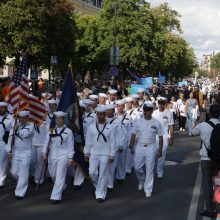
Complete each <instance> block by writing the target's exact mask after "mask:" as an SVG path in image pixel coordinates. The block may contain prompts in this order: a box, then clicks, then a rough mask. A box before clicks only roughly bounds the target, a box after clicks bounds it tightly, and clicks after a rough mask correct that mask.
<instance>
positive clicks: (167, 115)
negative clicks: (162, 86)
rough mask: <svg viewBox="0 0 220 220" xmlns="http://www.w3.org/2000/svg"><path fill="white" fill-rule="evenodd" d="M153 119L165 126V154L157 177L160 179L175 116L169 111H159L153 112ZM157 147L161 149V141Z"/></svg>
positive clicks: (158, 167) (160, 159) (160, 160)
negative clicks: (170, 129)
mask: <svg viewBox="0 0 220 220" xmlns="http://www.w3.org/2000/svg"><path fill="white" fill-rule="evenodd" d="M152 117H153V118H155V119H157V120H158V121H159V122H160V123H161V124H162V126H163V133H164V134H163V154H162V156H161V157H160V158H159V159H158V161H157V175H158V177H162V176H163V168H164V163H165V158H166V153H167V148H168V145H169V142H168V139H169V126H173V125H174V119H173V114H172V112H170V111H169V110H168V109H165V110H164V111H163V112H160V111H159V109H157V110H156V111H154V112H153V114H152ZM157 147H158V148H159V140H158V139H157Z"/></svg>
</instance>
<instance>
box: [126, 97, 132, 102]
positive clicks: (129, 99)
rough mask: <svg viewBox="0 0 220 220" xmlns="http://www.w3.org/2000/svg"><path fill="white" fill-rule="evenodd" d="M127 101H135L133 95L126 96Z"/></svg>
mask: <svg viewBox="0 0 220 220" xmlns="http://www.w3.org/2000/svg"><path fill="white" fill-rule="evenodd" d="M125 101H126V102H133V101H134V98H132V97H130V96H129V97H126V98H125Z"/></svg>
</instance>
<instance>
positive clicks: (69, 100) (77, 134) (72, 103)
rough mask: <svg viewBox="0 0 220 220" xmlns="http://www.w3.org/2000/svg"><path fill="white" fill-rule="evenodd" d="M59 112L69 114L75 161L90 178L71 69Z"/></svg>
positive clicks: (68, 121)
mask: <svg viewBox="0 0 220 220" xmlns="http://www.w3.org/2000/svg"><path fill="white" fill-rule="evenodd" d="M57 111H63V112H66V113H67V117H66V119H65V124H66V125H67V126H68V127H69V128H70V129H71V130H72V132H73V135H74V146H75V154H74V157H73V160H74V162H75V163H76V164H77V167H78V168H79V169H80V171H81V172H82V173H83V175H84V176H88V167H89V166H88V162H86V161H85V160H84V154H83V147H84V145H85V140H84V133H83V121H82V113H81V111H80V107H79V102H78V97H77V92H76V88H75V84H74V81H73V79H72V74H71V70H70V69H69V70H68V71H67V77H66V80H65V82H64V85H63V89H62V94H61V98H60V102H59V104H58V107H57ZM54 127H55V123H54Z"/></svg>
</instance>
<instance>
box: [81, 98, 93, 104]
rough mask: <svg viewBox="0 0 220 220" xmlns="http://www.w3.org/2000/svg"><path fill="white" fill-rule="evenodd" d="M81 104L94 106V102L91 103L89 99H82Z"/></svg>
mask: <svg viewBox="0 0 220 220" xmlns="http://www.w3.org/2000/svg"><path fill="white" fill-rule="evenodd" d="M83 102H84V104H86V105H92V104H94V102H93V101H92V100H90V99H84V100H83Z"/></svg>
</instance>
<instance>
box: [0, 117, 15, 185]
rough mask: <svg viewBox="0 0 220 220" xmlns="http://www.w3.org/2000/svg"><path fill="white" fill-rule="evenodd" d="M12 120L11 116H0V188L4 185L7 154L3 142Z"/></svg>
mask: <svg viewBox="0 0 220 220" xmlns="http://www.w3.org/2000/svg"><path fill="white" fill-rule="evenodd" d="M12 124H13V118H12V116H11V115H7V114H6V115H4V116H0V186H4V185H5V179H6V172H7V153H6V143H5V142H4V140H3V136H4V134H5V131H7V132H9V131H10V129H11V128H12Z"/></svg>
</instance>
